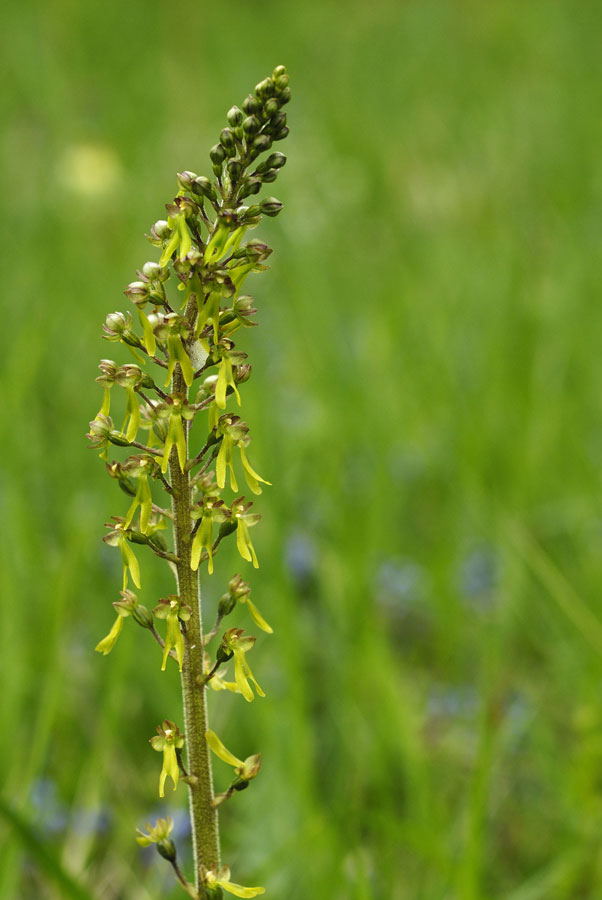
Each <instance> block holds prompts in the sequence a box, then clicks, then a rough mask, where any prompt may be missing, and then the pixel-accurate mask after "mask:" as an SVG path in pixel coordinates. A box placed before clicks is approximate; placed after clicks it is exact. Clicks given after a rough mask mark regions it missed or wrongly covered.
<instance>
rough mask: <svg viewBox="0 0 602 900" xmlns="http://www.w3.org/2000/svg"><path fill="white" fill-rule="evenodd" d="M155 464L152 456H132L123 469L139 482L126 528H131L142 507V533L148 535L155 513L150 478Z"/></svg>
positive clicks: (126, 520)
mask: <svg viewBox="0 0 602 900" xmlns="http://www.w3.org/2000/svg"><path fill="white" fill-rule="evenodd" d="M154 466H155V463H154V460H152V459H151V457H150V456H132V457H130V459H128V461H127V462H126V463H124V465H123V466H122V467H121V471H122V472H123V473H125V474H126V475H130V476H132V477H133V478H135V479H136V480H137V486H136V493H135V495H134V499H133V500H132V503H131V505H130V508H129V509H128V511H127V515H126V517H125V523H124V527H125V528H129V527H130V525H131V523H132V519H133V518H134V515H135V513H136V510H137V509H138V507H140V531H141V532H142V534H146V533H147V531H148V525H149V522H150V518H151V514H152V511H153V496H152V494H151V489H150V485H149V483H148V476H149V474H151V473H152V471H153V469H154Z"/></svg>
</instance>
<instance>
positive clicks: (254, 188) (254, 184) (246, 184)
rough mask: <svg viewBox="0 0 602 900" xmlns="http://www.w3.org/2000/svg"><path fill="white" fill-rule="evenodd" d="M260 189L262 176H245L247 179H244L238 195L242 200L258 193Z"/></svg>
mask: <svg viewBox="0 0 602 900" xmlns="http://www.w3.org/2000/svg"><path fill="white" fill-rule="evenodd" d="M260 190H261V178H257V177H256V176H254V175H251V176H250V177H249V178H245V180H244V181H243V184H242V187H241V189H240V191H239V194H238V197H239V199H240V200H242V199H243V198H244V197H249V196H250V195H251V194H258V193H259V191H260Z"/></svg>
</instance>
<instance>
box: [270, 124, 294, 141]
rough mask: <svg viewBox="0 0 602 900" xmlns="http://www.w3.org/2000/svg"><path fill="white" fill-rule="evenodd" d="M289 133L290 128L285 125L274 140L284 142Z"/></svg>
mask: <svg viewBox="0 0 602 900" xmlns="http://www.w3.org/2000/svg"><path fill="white" fill-rule="evenodd" d="M289 131H290V128H289V127H288V125H285V126H284V128H281V129H280V130H279V131H277V132H275V134H273V135H272V138H273V139H274V140H275V141H283V140H284V139H285V137H288V133H289Z"/></svg>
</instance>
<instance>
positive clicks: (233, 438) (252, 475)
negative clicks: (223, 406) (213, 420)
mask: <svg viewBox="0 0 602 900" xmlns="http://www.w3.org/2000/svg"><path fill="white" fill-rule="evenodd" d="M219 436H221V438H222V442H221V445H220V448H219V453H218V455H217V460H216V464H215V475H216V478H217V483H218V485H219V487H220V488H223V487H225V484H226V474H227V471H228V470H229V472H230V487H231V488H232V490H233V491H237V490H238V483H237V481H236V475H235V473H234V465H233V450H234V447H238V450H239V452H240V459H241V462H242V467H243V472H244V475H245V479H246V481H247V484H248V485H249V487H250V489H251V490H252V491H253V493H254V494H261V488H260V487H259V482H260V481H261V482H262V483H263V484H270V482H269V481H266V480H265V478H262V477H261V475H259V473H258V472H256V471H255V469H254V468H253V467H252V466H251V463H250V462H249V460H248V458H247V454H246V451H245V447H248V445H249V444H250V443H251V438H250V436H249V426H248V425H247V423H246V422H242V421H241V419H240V416H234V415H231V414H229V413H226V414H225V415H223V416H220V418H219V421H218V423H217V437H219Z"/></svg>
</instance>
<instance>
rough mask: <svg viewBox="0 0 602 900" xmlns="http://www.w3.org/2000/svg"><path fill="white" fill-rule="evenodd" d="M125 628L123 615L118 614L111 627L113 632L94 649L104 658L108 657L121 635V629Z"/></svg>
mask: <svg viewBox="0 0 602 900" xmlns="http://www.w3.org/2000/svg"><path fill="white" fill-rule="evenodd" d="M122 628H123V615H122V614H121V613H117V618H116V619H115V621H114V622H113V625H112V626H111V630H110V631H109V633H108V634H107V636H106V637H104V638H103V639H102V640H101V641H99V642H98V643H97V645H96V647H95V648H94V649H95V650H97V651H98V652H99V653H102V654H103V655H104V656H107V654H109V653H110V652H111V650H112V649H113V647H114V646H115V642H116V640H117V638H118V637H119V635H120V634H121V629H122Z"/></svg>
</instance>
